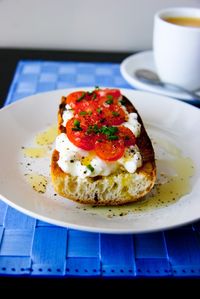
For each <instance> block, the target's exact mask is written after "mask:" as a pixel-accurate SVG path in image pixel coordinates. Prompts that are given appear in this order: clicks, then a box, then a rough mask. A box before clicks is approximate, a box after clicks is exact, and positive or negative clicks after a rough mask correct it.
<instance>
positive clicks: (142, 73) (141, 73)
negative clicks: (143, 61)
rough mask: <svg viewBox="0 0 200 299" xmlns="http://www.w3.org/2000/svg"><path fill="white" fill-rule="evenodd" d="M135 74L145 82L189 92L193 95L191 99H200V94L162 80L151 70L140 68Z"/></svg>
mask: <svg viewBox="0 0 200 299" xmlns="http://www.w3.org/2000/svg"><path fill="white" fill-rule="evenodd" d="M134 75H135V76H136V78H138V79H139V80H140V81H141V82H144V83H147V84H150V85H156V86H160V87H164V88H165V89H169V90H172V91H177V92H184V93H187V94H188V95H189V96H190V97H192V99H188V100H189V101H194V100H197V101H200V95H198V94H196V93H195V92H193V91H190V90H187V89H185V88H183V87H180V86H177V85H174V84H171V83H167V82H162V81H161V80H160V78H159V77H158V75H157V74H156V73H154V72H153V71H151V70H147V69H138V70H136V71H135V72H134Z"/></svg>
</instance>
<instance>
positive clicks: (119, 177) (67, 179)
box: [51, 96, 156, 205]
mask: <svg viewBox="0 0 200 299" xmlns="http://www.w3.org/2000/svg"><path fill="white" fill-rule="evenodd" d="M65 103H66V98H65V97H62V99H61V104H60V106H59V111H58V133H59V134H60V133H66V129H65V127H63V126H62V122H63V119H62V114H63V111H64V109H65ZM123 104H124V105H125V107H126V110H127V111H128V113H131V112H135V113H137V115H138V121H139V123H140V124H141V133H140V136H139V137H138V138H137V146H138V147H139V150H140V154H141V156H142V166H141V167H140V168H138V169H137V170H136V172H135V173H133V174H131V173H129V172H127V171H126V170H118V171H117V172H116V173H112V174H110V175H108V176H96V177H85V178H79V177H77V176H72V175H71V174H70V173H65V172H63V171H62V170H61V169H60V167H59V166H58V163H57V161H58V159H59V152H58V151H56V150H54V151H53V154H52V161H51V177H52V182H53V185H54V188H55V190H56V192H57V193H58V194H60V195H61V196H63V197H66V198H68V199H71V200H74V201H76V202H79V203H84V204H91V205H122V204H125V203H129V202H134V201H137V200H139V199H140V198H142V197H143V196H145V195H146V194H147V193H148V192H149V191H150V190H151V189H152V188H153V186H154V183H155V180H156V165H155V156H154V150H153V146H152V143H151V140H150V138H149V137H148V135H147V132H146V130H145V127H144V124H143V122H142V119H141V117H140V115H139V114H138V112H137V110H136V109H135V107H134V106H133V105H132V103H131V102H130V101H129V100H128V99H127V98H126V97H125V96H123Z"/></svg>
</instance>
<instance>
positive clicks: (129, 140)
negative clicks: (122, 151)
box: [118, 126, 136, 147]
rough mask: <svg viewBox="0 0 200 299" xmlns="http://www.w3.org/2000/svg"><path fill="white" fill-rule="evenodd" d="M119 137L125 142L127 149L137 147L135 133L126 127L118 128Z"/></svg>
mask: <svg viewBox="0 0 200 299" xmlns="http://www.w3.org/2000/svg"><path fill="white" fill-rule="evenodd" d="M118 135H119V137H120V139H122V140H123V142H124V145H125V147H128V146H131V145H135V143H136V138H135V135H134V134H133V132H132V131H131V130H130V129H129V128H127V127H125V126H119V127H118Z"/></svg>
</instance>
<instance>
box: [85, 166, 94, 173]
mask: <svg viewBox="0 0 200 299" xmlns="http://www.w3.org/2000/svg"><path fill="white" fill-rule="evenodd" d="M86 167H87V168H88V169H89V170H90V171H91V172H93V171H94V167H92V165H91V164H88V165H87V166H86Z"/></svg>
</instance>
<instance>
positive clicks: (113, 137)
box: [108, 135, 119, 140]
mask: <svg viewBox="0 0 200 299" xmlns="http://www.w3.org/2000/svg"><path fill="white" fill-rule="evenodd" d="M118 139H119V137H118V136H116V135H111V136H108V140H118Z"/></svg>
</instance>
